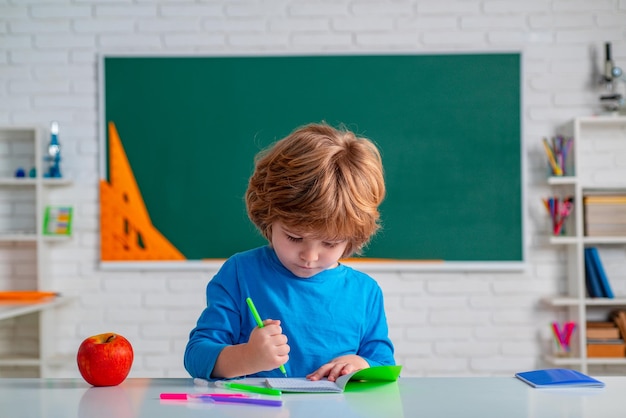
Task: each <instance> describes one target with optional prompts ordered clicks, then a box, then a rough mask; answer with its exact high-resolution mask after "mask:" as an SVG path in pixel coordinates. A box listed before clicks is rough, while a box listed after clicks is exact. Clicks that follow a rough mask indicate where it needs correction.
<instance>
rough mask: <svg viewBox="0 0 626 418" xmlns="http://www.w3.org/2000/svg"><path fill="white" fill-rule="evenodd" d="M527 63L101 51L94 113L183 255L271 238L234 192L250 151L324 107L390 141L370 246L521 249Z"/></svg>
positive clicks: (426, 255) (494, 253)
mask: <svg viewBox="0 0 626 418" xmlns="http://www.w3.org/2000/svg"><path fill="white" fill-rule="evenodd" d="M520 64H521V62H520V54H518V53H494V54H450V55H348V56H333V55H331V56H246V57H241V56H237V57H232V56H230V57H229V56H227V57H205V56H201V57H196V56H193V57H181V56H138V57H129V56H105V57H103V59H102V65H103V69H102V74H103V82H102V84H103V91H102V94H103V95H104V100H103V103H104V109H103V117H104V121H103V123H105V122H109V121H112V122H114V123H115V125H116V126H117V130H118V132H119V134H120V137H121V140H122V143H123V146H124V148H125V150H126V153H127V156H128V159H129V162H130V165H131V166H132V169H133V172H134V175H135V178H136V180H137V183H138V185H139V188H140V190H141V193H142V195H143V198H144V201H145V204H146V206H147V208H148V212H149V215H150V218H151V220H152V223H153V224H154V226H155V227H156V228H158V229H159V230H160V231H161V233H162V234H163V235H165V236H166V237H167V238H168V240H169V241H170V242H171V243H172V244H174V245H175V246H176V247H177V248H178V249H179V250H180V251H181V252H182V253H183V254H184V255H185V257H186V258H187V259H189V260H199V259H207V258H227V257H229V256H230V255H232V254H233V253H235V252H238V251H242V250H246V249H249V248H252V247H255V246H258V245H262V244H264V243H265V241H264V239H263V238H262V237H261V236H260V235H259V234H258V233H257V232H256V230H255V229H254V227H253V225H252V224H251V223H250V221H249V220H248V219H247V216H246V212H245V205H244V201H243V195H244V192H245V189H246V186H247V180H248V177H249V176H250V174H251V172H252V169H253V159H254V155H255V154H256V153H257V152H258V151H259V150H260V149H262V148H265V147H266V146H268V145H270V144H271V143H272V142H274V141H275V140H278V139H280V138H282V137H284V136H286V135H287V134H289V132H291V131H292V130H293V129H294V128H296V127H298V126H300V125H303V124H306V123H310V122H319V121H326V122H328V123H329V124H332V125H335V126H337V125H339V124H343V125H345V126H347V127H348V128H350V129H351V130H354V131H355V132H356V133H357V134H360V135H362V136H366V137H368V138H370V139H372V140H373V141H374V142H376V143H377V144H378V145H379V147H380V149H381V153H382V156H383V163H384V166H385V175H386V183H387V187H388V196H387V199H386V200H385V202H384V203H383V205H382V207H381V213H382V225H383V228H382V230H381V231H380V233H379V234H377V235H376V237H375V238H374V239H373V240H372V242H371V244H370V245H369V246H368V248H367V250H366V252H365V254H364V256H366V257H369V258H389V259H403V260H433V259H435V260H444V261H468V262H474V261H475V262H491V261H497V262H508V261H512V262H519V261H523V239H522V234H523V227H522V202H521V200H522V162H521V158H522V156H521V135H520V132H521V121H520V113H521V111H520V79H521V74H520V71H521V69H520ZM103 148H104V147H103ZM107 175H108V174H107V173H106V172H103V178H107Z"/></svg>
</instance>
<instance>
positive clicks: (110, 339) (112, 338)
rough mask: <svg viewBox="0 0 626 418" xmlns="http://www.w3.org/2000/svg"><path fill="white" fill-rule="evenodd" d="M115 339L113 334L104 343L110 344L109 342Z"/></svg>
mask: <svg viewBox="0 0 626 418" xmlns="http://www.w3.org/2000/svg"><path fill="white" fill-rule="evenodd" d="M114 339H115V334H113V335H111V336H109V338H107V339H106V341H105V343H110V342H111V341H113V340H114Z"/></svg>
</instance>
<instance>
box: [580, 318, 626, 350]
mask: <svg viewBox="0 0 626 418" xmlns="http://www.w3.org/2000/svg"><path fill="white" fill-rule="evenodd" d="M610 319H611V322H609V321H587V333H586V337H587V357H588V358H596V357H605V358H623V357H626V344H624V339H623V337H624V335H626V311H620V310H615V311H613V312H611V314H610Z"/></svg>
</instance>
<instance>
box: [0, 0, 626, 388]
mask: <svg viewBox="0 0 626 418" xmlns="http://www.w3.org/2000/svg"><path fill="white" fill-rule="evenodd" d="M124 3H125V4H121V3H111V2H108V1H105V0H90V1H79V2H76V1H71V0H65V1H64V0H58V1H56V2H54V4H52V3H50V2H49V1H45V0H41V1H38V0H0V125H22V124H38V125H41V126H42V127H46V126H47V125H48V123H49V121H51V120H58V121H59V122H60V124H61V127H62V133H61V137H60V138H61V141H62V145H63V150H64V154H63V158H64V161H63V169H64V171H65V173H66V174H67V175H68V176H71V177H72V178H74V179H75V183H74V186H73V187H72V188H71V189H70V191H69V192H63V191H60V193H61V196H60V197H57V199H60V200H61V201H70V202H71V203H72V204H74V205H75V207H76V220H75V236H74V239H73V240H72V242H71V243H69V244H62V245H59V246H58V247H57V248H56V249H55V251H54V261H53V262H52V263H51V264H50V265H49V266H48V268H49V271H50V273H51V274H52V276H53V278H54V288H55V289H56V290H59V291H61V292H63V293H65V294H68V295H75V296H77V301H76V303H74V304H73V305H70V306H68V307H66V308H64V309H61V310H60V311H59V320H58V321H56V325H55V326H56V329H55V330H54V333H53V334H54V335H55V336H56V339H57V348H58V350H59V351H60V352H61V353H65V354H67V355H69V356H70V357H72V356H73V355H74V354H75V352H76V349H77V348H78V345H79V344H80V342H81V341H82V339H83V338H85V337H87V336H89V335H92V334H95V333H100V332H104V331H116V332H119V333H121V334H123V335H125V336H126V337H128V338H129V339H130V340H131V341H132V342H133V344H134V346H135V350H136V361H135V364H134V366H133V370H132V372H131V376H135V377H139V376H186V372H185V371H184V369H183V367H182V355H183V350H184V346H185V343H186V339H187V333H188V331H189V330H190V329H191V328H192V327H193V326H194V323H195V320H196V319H197V316H198V314H199V313H200V311H201V309H202V307H203V303H204V296H203V294H204V288H205V285H206V282H207V280H209V278H210V277H211V275H212V274H213V272H208V273H207V272H189V271H187V272H171V271H166V272H164V271H160V272H159V271H144V272H114V271H102V270H100V269H99V268H98V266H97V260H98V256H99V235H98V213H99V209H98V178H99V167H98V161H99V156H98V149H99V148H98V132H99V127H100V125H99V124H100V123H101V121H99V120H98V109H97V104H98V97H97V90H98V88H97V63H98V61H97V58H98V55H99V54H100V53H103V52H107V53H111V52H116V53H122V52H124V53H127V52H128V53H132V52H163V53H197V54H212V53H216V54H220V53H224V52H235V53H240V54H245V53H255V54H258V53H262V52H280V53H307V52H322V53H323V52H325V51H332V52H346V53H348V52H354V51H358V52H380V51H404V52H415V53H425V52H454V51H462V52H463V51H464V52H476V51H502V50H519V51H521V52H522V53H523V56H524V78H523V97H524V108H523V123H524V132H523V133H524V136H523V141H524V150H525V155H524V157H525V158H526V159H527V164H526V167H527V172H526V173H525V176H526V180H527V185H526V186H527V190H526V191H527V194H526V197H527V201H526V202H525V207H524V218H525V222H526V232H527V238H528V239H527V242H528V249H527V259H528V268H527V270H525V271H524V272H512V273H504V272H440V273H433V272H408V271H403V270H402V269H401V268H400V267H399V268H398V269H397V271H394V272H384V273H381V272H372V275H373V276H374V277H375V278H376V279H377V280H378V281H379V282H380V284H381V286H382V287H383V289H384V292H385V295H386V304H387V309H388V315H389V322H390V325H391V336H392V338H393V340H394V342H395V345H396V349H397V360H398V362H399V363H401V364H403V365H404V366H405V374H406V375H407V376H409V375H410V376H445V375H504V376H510V375H512V374H513V373H514V372H516V371H519V370H523V369H531V368H536V367H540V366H542V365H543V364H542V362H541V359H540V356H541V353H542V351H543V350H544V349H545V347H546V344H547V337H548V334H547V332H546V330H547V324H548V322H549V321H550V320H552V319H554V318H556V317H558V315H559V314H558V313H555V312H553V311H551V310H549V309H547V308H545V307H542V306H541V305H540V304H539V299H540V298H541V297H542V296H544V295H551V294H556V293H559V292H563V291H564V285H563V281H564V274H565V273H564V269H563V267H564V259H565V258H564V257H565V254H564V252H562V250H560V249H558V248H553V247H550V246H547V245H546V244H545V239H543V238H545V234H546V230H547V220H546V216H545V214H544V212H543V208H542V207H541V204H540V200H539V198H540V197H541V196H543V195H544V194H545V193H548V189H547V188H546V187H545V185H544V184H543V182H542V181H543V176H544V173H545V160H544V155H543V151H542V149H541V145H540V142H539V140H540V138H541V137H543V136H546V135H548V136H549V135H552V134H553V133H554V128H555V126H558V125H561V124H562V123H564V122H565V121H567V120H569V119H571V118H573V117H575V116H582V115H589V114H592V113H593V112H594V111H595V110H596V104H597V97H598V94H599V91H598V90H597V88H595V87H594V86H593V85H592V84H593V83H592V74H593V73H592V71H593V69H594V68H595V69H596V71H597V70H598V69H599V68H601V59H602V57H603V43H604V42H605V41H611V42H612V43H613V53H614V59H615V61H616V62H617V63H618V64H620V65H621V66H622V67H625V66H626V29H625V28H626V25H625V24H624V23H625V22H626V0H578V1H569V0H528V1H518V0H464V1H461V0H458V1H453V0H436V1H435V0H433V1H430V0H427V1H409V0H393V1H392V0H378V1H377V0H371V1H360V0H352V1H348V0H336V1H321V2H320V1H312V0H311V1H308V2H306V1H301V0H300V1H296V0H284V1H280V2H276V1H267V0H266V1H264V0H257V1H254V0H248V1H239V2H233V1H226V0H223V1H218V0H216V1H212V2H207V3H204V2H201V1H193V0H178V1H176V2H174V3H173V2H165V1H162V2H158V1H147V0H137V1H134V2H124ZM623 167H624V165H623V163H622V168H623ZM5 206H6V205H5V204H2V205H1V206H0V207H1V208H3V209H2V210H0V221H2V222H6V216H8V215H10V214H11V213H7V211H6V210H4V207H5ZM9 212H10V211H9ZM2 217H4V218H5V219H1V218H2ZM12 251H13V253H14V255H17V256H20V257H21V254H23V251H22V250H21V249H19V248H17V249H14V250H12ZM0 253H1V251H0ZM4 257H5V255H0V261H1V260H3V259H4ZM606 264H607V266H606V267H607V269H608V270H610V273H611V274H612V277H611V279H612V282H614V287H615V289H616V290H617V291H618V292H620V291H621V293H622V294H623V293H626V274H625V273H623V271H626V269H624V267H625V266H626V257H625V256H624V250H623V249H620V250H618V251H614V252H613V253H609V254H607V260H606ZM31 269H32V267H31V266H29V264H28V262H27V261H25V262H24V263H23V264H21V265H20V264H19V263H18V264H17V266H16V267H15V268H14V269H11V271H7V269H5V268H4V267H0V284H1V285H2V286H3V287H6V285H12V286H15V287H17V286H19V284H16V283H8V281H9V276H10V274H17V275H18V276H19V275H26V276H27V275H28V274H29V271H30V270H31ZM12 270H15V271H12ZM31 322H32V321H31ZM24 323H27V324H28V323H29V322H28V321H24V320H22V321H17V320H15V321H8V322H6V323H0V353H2V351H3V347H4V346H5V345H6V342H7V340H8V339H11V338H13V337H14V336H15V335H18V336H20V337H21V338H22V339H23V340H24V343H23V345H24V347H28V346H29V344H32V341H33V339H34V338H35V336H34V335H33V334H32V333H31V332H28V331H20V332H17V330H16V328H17V327H19V326H23V325H22V324H24ZM31 326H33V327H34V326H36V324H31ZM601 371H605V370H601ZM606 372H610V373H614V372H615V369H610V370H606ZM621 372H623V369H622V370H621ZM9 373H11V374H17V375H19V371H18V372H15V371H12V370H11V371H9ZM56 375H58V376H77V375H78V374H77V370H76V368H75V366H74V363H73V362H70V363H68V364H67V365H66V366H64V367H59V368H58V369H57V370H56Z"/></svg>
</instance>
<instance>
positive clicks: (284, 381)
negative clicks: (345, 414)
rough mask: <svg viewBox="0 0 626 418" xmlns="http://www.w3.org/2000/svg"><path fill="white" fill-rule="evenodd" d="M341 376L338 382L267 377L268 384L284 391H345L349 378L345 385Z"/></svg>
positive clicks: (303, 378)
mask: <svg viewBox="0 0 626 418" xmlns="http://www.w3.org/2000/svg"><path fill="white" fill-rule="evenodd" d="M341 377H345V376H341ZM341 377H340V378H338V379H337V382H331V381H330V380H327V379H322V380H308V379H307V378H305V377H272V378H268V379H266V383H267V386H269V387H271V388H274V389H280V390H282V391H283V392H326V393H328V392H343V389H344V387H345V385H346V383H347V382H348V379H343V380H344V382H343V385H340V384H339V379H341Z"/></svg>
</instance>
